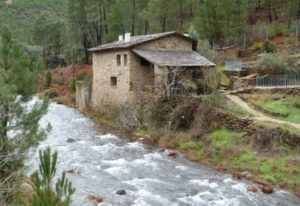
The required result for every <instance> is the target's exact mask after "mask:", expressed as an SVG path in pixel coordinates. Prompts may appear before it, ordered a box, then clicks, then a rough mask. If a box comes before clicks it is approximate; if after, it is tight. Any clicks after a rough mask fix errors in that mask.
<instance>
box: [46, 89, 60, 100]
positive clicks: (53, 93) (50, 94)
mask: <svg viewBox="0 0 300 206" xmlns="http://www.w3.org/2000/svg"><path fill="white" fill-rule="evenodd" d="M45 96H46V97H48V98H49V99H52V98H55V97H58V96H59V93H58V90H57V89H55V88H52V89H48V90H46V91H45Z"/></svg>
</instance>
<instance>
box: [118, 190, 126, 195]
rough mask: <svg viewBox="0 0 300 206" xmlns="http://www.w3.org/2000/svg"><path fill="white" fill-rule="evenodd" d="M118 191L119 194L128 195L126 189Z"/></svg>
mask: <svg viewBox="0 0 300 206" xmlns="http://www.w3.org/2000/svg"><path fill="white" fill-rule="evenodd" d="M116 193H117V194H118V195H126V191H125V190H118V191H117V192H116Z"/></svg>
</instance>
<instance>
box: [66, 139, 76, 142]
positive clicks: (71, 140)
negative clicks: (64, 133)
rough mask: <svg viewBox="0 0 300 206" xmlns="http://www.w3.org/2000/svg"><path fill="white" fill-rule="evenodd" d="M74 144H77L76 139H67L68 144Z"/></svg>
mask: <svg viewBox="0 0 300 206" xmlns="http://www.w3.org/2000/svg"><path fill="white" fill-rule="evenodd" d="M74 142H76V140H75V139H72V138H68V139H67V143H74Z"/></svg>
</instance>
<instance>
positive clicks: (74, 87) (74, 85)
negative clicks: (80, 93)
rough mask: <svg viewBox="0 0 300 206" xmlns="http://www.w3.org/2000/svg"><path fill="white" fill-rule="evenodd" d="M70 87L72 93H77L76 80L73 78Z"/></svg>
mask: <svg viewBox="0 0 300 206" xmlns="http://www.w3.org/2000/svg"><path fill="white" fill-rule="evenodd" d="M69 87H70V89H71V91H72V92H76V79H75V78H72V79H71V80H70V82H69Z"/></svg>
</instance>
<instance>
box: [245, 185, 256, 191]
mask: <svg viewBox="0 0 300 206" xmlns="http://www.w3.org/2000/svg"><path fill="white" fill-rule="evenodd" d="M257 191H258V189H257V187H256V185H249V186H248V187H247V192H257Z"/></svg>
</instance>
